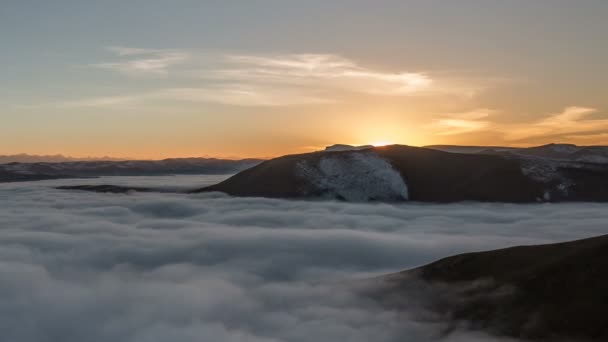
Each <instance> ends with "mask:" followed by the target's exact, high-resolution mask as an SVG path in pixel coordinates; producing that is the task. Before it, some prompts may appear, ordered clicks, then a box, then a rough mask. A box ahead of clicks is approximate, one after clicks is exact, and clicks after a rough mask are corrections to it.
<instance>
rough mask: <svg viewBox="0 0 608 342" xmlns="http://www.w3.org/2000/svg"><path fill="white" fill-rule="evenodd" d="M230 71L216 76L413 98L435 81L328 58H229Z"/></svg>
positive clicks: (415, 75) (411, 74)
mask: <svg viewBox="0 0 608 342" xmlns="http://www.w3.org/2000/svg"><path fill="white" fill-rule="evenodd" d="M227 61H229V62H231V64H233V67H232V68H228V69H224V70H220V71H218V72H217V75H219V76H223V77H224V78H226V79H239V80H242V81H251V82H275V83H283V84H290V83H299V84H310V85H313V84H316V85H317V86H320V87H323V88H328V87H333V88H337V89H341V90H349V91H355V92H361V93H371V94H376V95H412V94H415V93H420V92H425V91H430V90H432V87H433V84H434V82H435V81H434V80H433V79H432V78H431V77H430V76H429V75H426V74H424V73H419V72H381V71H377V70H373V69H369V68H365V67H362V66H359V65H358V64H356V63H355V62H354V61H351V60H349V59H346V58H343V57H341V56H337V55H331V54H296V55H278V56H270V57H260V56H245V55H238V56H228V57H227Z"/></svg>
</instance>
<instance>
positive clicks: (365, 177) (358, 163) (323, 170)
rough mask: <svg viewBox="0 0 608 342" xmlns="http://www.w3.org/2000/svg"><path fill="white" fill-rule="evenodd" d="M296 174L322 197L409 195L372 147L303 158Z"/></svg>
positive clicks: (369, 198)
mask: <svg viewBox="0 0 608 342" xmlns="http://www.w3.org/2000/svg"><path fill="white" fill-rule="evenodd" d="M296 174H297V175H298V176H299V177H302V178H305V179H307V180H308V181H309V182H310V183H311V184H312V186H313V187H315V188H316V192H318V193H320V194H322V196H324V197H330V198H339V199H343V200H346V201H349V202H363V201H374V200H377V201H395V200H407V199H408V198H409V195H408V189H407V185H406V184H405V181H404V180H403V178H402V177H401V175H400V174H399V172H398V171H397V170H395V169H394V168H393V167H392V165H391V164H390V163H389V162H388V161H386V160H384V159H382V158H381V157H380V156H379V155H378V154H376V153H375V152H373V151H365V152H353V153H346V154H331V155H328V156H324V157H322V158H321V159H320V160H318V161H308V160H303V161H301V162H299V163H298V164H297V166H296Z"/></svg>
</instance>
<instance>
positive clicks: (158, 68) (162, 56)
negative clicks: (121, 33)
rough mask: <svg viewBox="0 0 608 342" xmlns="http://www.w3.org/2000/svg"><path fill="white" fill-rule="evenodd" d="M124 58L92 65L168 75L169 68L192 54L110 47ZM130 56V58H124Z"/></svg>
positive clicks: (142, 73)
mask: <svg viewBox="0 0 608 342" xmlns="http://www.w3.org/2000/svg"><path fill="white" fill-rule="evenodd" d="M108 50H109V51H111V52H113V53H115V54H116V55H117V56H119V57H122V58H123V59H122V60H120V61H118V62H107V63H97V64H92V65H91V66H92V67H95V68H100V69H108V70H113V71H117V72H120V73H123V74H127V75H149V74H153V75H167V74H168V72H169V68H170V67H172V66H175V65H178V64H182V63H184V62H186V61H187V60H188V58H189V57H190V55H189V54H188V53H187V52H185V51H181V50H154V49H140V48H129V47H117V46H113V47H109V48H108ZM124 58H129V59H126V60H125V59H124Z"/></svg>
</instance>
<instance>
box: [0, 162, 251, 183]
mask: <svg viewBox="0 0 608 342" xmlns="http://www.w3.org/2000/svg"><path fill="white" fill-rule="evenodd" d="M260 162H261V160H259V159H242V160H230V159H216V158H172V159H164V160H126V161H72V162H61V163H8V164H0V182H14V181H29V180H40V179H58V178H83V177H99V176H160V175H198V174H208V175H215V174H232V173H236V172H239V171H242V170H245V169H247V168H250V167H252V166H255V165H257V164H259V163H260Z"/></svg>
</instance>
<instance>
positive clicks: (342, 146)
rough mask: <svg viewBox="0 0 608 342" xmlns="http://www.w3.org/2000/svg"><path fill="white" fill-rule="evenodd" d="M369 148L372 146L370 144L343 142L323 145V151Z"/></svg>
mask: <svg viewBox="0 0 608 342" xmlns="http://www.w3.org/2000/svg"><path fill="white" fill-rule="evenodd" d="M370 148H374V146H372V145H361V146H352V145H345V144H335V145H331V146H327V147H325V150H323V151H324V152H337V151H357V150H367V149H370Z"/></svg>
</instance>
